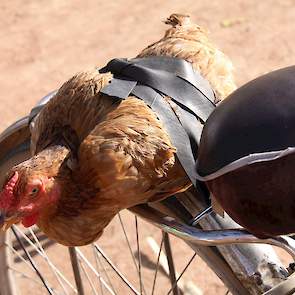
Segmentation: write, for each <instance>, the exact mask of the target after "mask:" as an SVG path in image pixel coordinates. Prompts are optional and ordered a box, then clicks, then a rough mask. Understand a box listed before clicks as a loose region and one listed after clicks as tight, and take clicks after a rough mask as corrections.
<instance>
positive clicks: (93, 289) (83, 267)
mask: <svg viewBox="0 0 295 295" xmlns="http://www.w3.org/2000/svg"><path fill="white" fill-rule="evenodd" d="M80 266H81V269H82V271H83V273H84V275H85V276H86V278H87V281H88V283H89V285H90V286H91V289H92V292H93V294H94V295H98V293H97V292H96V289H95V286H94V284H93V282H92V280H91V278H90V276H89V274H88V272H87V270H86V268H85V266H84V265H83V263H80Z"/></svg>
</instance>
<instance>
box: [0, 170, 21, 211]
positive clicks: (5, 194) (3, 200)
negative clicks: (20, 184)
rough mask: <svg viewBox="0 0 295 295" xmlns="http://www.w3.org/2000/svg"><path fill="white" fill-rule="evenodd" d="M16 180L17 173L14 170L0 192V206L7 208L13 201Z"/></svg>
mask: <svg viewBox="0 0 295 295" xmlns="http://www.w3.org/2000/svg"><path fill="white" fill-rule="evenodd" d="M17 181H18V173H17V171H15V172H14V174H13V175H12V177H11V178H10V179H9V180H8V181H7V183H6V185H5V186H4V188H3V190H2V192H1V193H0V208H2V209H7V208H9V206H10V205H11V204H12V202H13V189H14V187H15V185H16V183H17Z"/></svg>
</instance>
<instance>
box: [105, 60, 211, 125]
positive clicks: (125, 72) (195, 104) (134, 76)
mask: <svg viewBox="0 0 295 295" xmlns="http://www.w3.org/2000/svg"><path fill="white" fill-rule="evenodd" d="M182 62H184V61H182ZM185 63H186V62H185ZM186 64H188V63H186ZM106 68H107V69H109V71H110V72H112V73H113V74H114V75H115V77H116V75H117V76H123V77H127V78H130V79H131V80H133V81H138V82H140V83H141V84H143V85H148V86H150V87H152V88H154V89H156V90H158V91H160V92H161V93H163V94H165V95H167V96H169V97H171V98H172V99H173V100H174V101H175V102H176V103H177V104H178V105H180V106H181V107H184V108H186V110H187V111H189V112H192V113H193V114H194V115H196V116H197V117H198V118H200V119H201V120H202V121H203V122H205V121H206V120H207V118H208V116H209V115H210V114H211V112H212V111H213V110H214V108H215V105H214V103H213V102H212V101H211V99H209V98H208V97H207V96H205V94H204V93H203V92H201V91H200V89H199V88H196V87H195V86H194V85H193V84H191V83H190V82H189V81H188V80H190V81H191V80H193V79H194V78H195V74H194V72H191V73H192V75H193V76H191V77H189V78H188V80H186V79H184V77H179V76H177V75H176V74H175V73H171V72H168V71H163V70H157V69H151V68H148V67H144V66H142V65H140V64H134V63H133V62H132V60H131V61H128V60H126V59H113V60H112V61H110V62H109V63H108V64H107V66H106ZM187 76H189V73H187ZM199 78H200V80H202V82H203V81H204V79H203V78H202V77H201V76H199ZM187 82H189V83H187ZM203 83H204V82H203ZM208 89H210V88H208ZM212 94H213V92H212Z"/></svg>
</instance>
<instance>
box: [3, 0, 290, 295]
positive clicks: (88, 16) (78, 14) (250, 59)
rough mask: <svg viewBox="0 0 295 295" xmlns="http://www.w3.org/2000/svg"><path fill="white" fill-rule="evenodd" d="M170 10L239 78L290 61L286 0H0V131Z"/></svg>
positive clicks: (213, 281) (180, 251)
mask: <svg viewBox="0 0 295 295" xmlns="http://www.w3.org/2000/svg"><path fill="white" fill-rule="evenodd" d="M173 12H182V13H183V12H185V13H186V12H187V13H190V14H191V15H192V17H193V19H194V20H195V21H196V22H197V23H198V24H200V25H201V26H203V27H205V28H207V29H208V30H209V31H210V34H211V37H212V39H213V40H215V41H216V43H217V44H218V45H219V47H220V48H221V49H222V50H223V51H224V52H225V53H226V54H227V55H229V56H230V57H231V59H232V61H233V63H234V65H235V68H236V81H237V83H238V84H239V85H242V84H243V83H245V82H247V81H248V80H250V79H253V78H255V77H257V76H258V75H260V74H263V73H265V72H268V71H270V70H274V69H277V68H280V67H284V66H288V65H292V64H294V59H295V57H294V56H295V55H294V51H295V44H294V31H295V22H294V17H295V1H294V0H282V1H276V0H267V1H254V0H248V1H242V0H238V1H233V0H222V1H221V0H211V1H204V0H203V1H202V0H200V1H195V0H182V1H176V0H170V1H163V0H151V1H136V0H118V1H100V0H84V1H82V0H72V1H65V0H50V1H45V0H38V1H37V0H27V1H21V0H10V1H1V2H0V89H1V94H0V112H1V115H0V130H3V129H4V128H5V127H7V126H8V125H9V124H10V123H12V122H13V121H15V120H16V119H18V118H20V117H21V116H23V115H26V114H27V113H28V111H29V110H30V108H31V107H32V106H33V105H34V103H35V102H36V101H37V100H38V99H40V98H41V97H42V96H44V95H45V94H47V93H48V92H50V91H52V90H53V89H56V88H58V87H59V86H60V85H61V84H62V82H64V81H65V80H67V79H68V78H69V77H71V76H72V75H73V74H74V73H76V72H78V71H80V70H83V69H86V68H89V67H93V66H95V65H99V66H103V65H104V64H105V63H106V62H107V61H108V60H109V59H111V58H113V57H133V56H135V55H136V54H137V53H138V52H139V51H140V50H141V49H142V48H144V47H145V46H147V45H148V44H149V43H151V42H152V41H155V40H157V39H158V38H159V37H161V36H162V35H163V32H164V30H165V25H164V24H163V22H161V21H162V20H164V19H165V18H166V17H167V16H169V15H170V14H171V13H173ZM112 230H113V231H115V230H116V229H115V227H114V228H113V229H112ZM105 243H106V244H105V246H106V247H108V249H112V248H115V249H116V248H118V245H119V243H120V241H117V240H116V242H115V243H114V241H112V240H111V237H110V238H109V240H107V242H105ZM51 249H53V250H51V251H52V255H53V256H56V257H58V255H59V254H58V255H57V254H56V253H60V252H59V250H58V251H57V250H54V249H59V248H54V247H51ZM176 251H177V256H178V257H180V256H181V257H185V258H186V259H188V258H189V255H188V252H187V250H186V249H185V248H184V247H182V246H180V245H179V246H178V247H177V250H176ZM124 257H125V256H124ZM117 258H118V259H119V258H122V255H121V256H120V257H119V256H118V255H117ZM181 260H184V261H185V259H181ZM123 262H124V260H123ZM150 268H151V269H152V268H153V266H151V267H150ZM194 268H196V269H197V271H196V273H195V276H194V278H195V279H196V281H197V283H198V285H199V286H200V287H201V288H202V289H203V291H204V294H224V293H225V289H224V288H222V287H221V286H222V284H221V282H220V281H219V280H218V279H217V278H216V277H215V276H214V275H213V274H212V273H210V274H208V273H207V270H206V269H205V266H204V265H203V264H202V262H200V261H199V260H198V261H197V263H196V264H195V265H194ZM162 284H168V281H166V282H165V283H164V282H163V283H162ZM163 286H164V285H163ZM24 294H27V293H24ZM40 294H42V293H40ZM89 294H90V293H89ZM119 294H128V291H120V292H119ZM157 294H160V291H158V293H157ZM163 294H164V293H163Z"/></svg>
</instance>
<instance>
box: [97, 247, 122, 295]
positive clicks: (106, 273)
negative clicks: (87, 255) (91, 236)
mask: <svg viewBox="0 0 295 295" xmlns="http://www.w3.org/2000/svg"><path fill="white" fill-rule="evenodd" d="M92 249H93V254H94V257H95V263H96V269H97V271H99V269H102V270H103V273H104V274H105V276H106V278H107V280H108V283H109V284H110V286H111V288H112V290H113V291H114V293H115V294H116V295H117V292H116V290H115V288H114V285H113V284H112V281H111V279H110V277H109V275H108V272H107V270H106V268H105V267H104V265H103V263H102V262H101V260H100V257H99V253H98V252H97V250H96V248H95V246H94V245H92ZM98 264H99V265H100V268H99V267H98ZM100 284H101V281H100ZM101 293H102V294H103V288H101Z"/></svg>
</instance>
